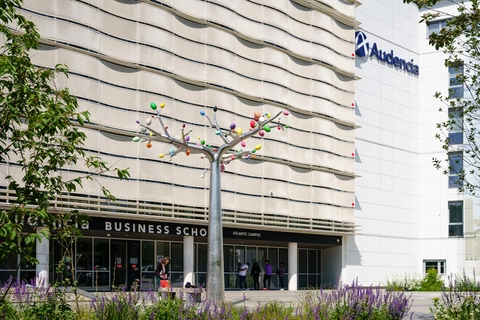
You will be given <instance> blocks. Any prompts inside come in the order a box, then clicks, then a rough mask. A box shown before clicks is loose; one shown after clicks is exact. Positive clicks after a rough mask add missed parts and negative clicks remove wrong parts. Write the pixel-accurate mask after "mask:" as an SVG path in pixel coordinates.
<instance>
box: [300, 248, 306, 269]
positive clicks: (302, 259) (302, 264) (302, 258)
mask: <svg viewBox="0 0 480 320" xmlns="http://www.w3.org/2000/svg"><path fill="white" fill-rule="evenodd" d="M298 271H299V272H300V273H307V250H302V249H300V250H298Z"/></svg>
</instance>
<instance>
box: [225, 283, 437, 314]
mask: <svg viewBox="0 0 480 320" xmlns="http://www.w3.org/2000/svg"><path fill="white" fill-rule="evenodd" d="M307 292H308V291H305V290H299V291H279V290H271V291H253V290H249V291H248V290H247V291H226V292H225V300H226V301H230V302H232V303H234V304H237V305H245V306H247V307H252V308H255V307H257V306H258V304H264V303H267V302H271V301H278V302H280V303H285V304H290V303H295V302H297V301H299V300H300V299H301V298H302V297H303V296H304V295H305V294H307ZM408 294H410V293H408ZM411 294H412V297H411V299H412V301H413V303H412V308H411V312H413V316H412V319H414V320H432V319H433V315H432V314H431V313H430V309H429V308H430V307H431V306H433V302H432V299H433V298H435V297H440V292H412V293H411ZM406 319H410V316H408V317H407V318H406Z"/></svg>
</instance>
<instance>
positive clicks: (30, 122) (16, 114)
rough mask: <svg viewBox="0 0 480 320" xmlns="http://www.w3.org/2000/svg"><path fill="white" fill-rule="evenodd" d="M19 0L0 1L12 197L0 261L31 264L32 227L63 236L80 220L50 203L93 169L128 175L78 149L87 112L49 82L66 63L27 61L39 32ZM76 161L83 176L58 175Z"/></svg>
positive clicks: (1, 149)
mask: <svg viewBox="0 0 480 320" xmlns="http://www.w3.org/2000/svg"><path fill="white" fill-rule="evenodd" d="M21 2H22V1H21V0H3V1H0V20H1V21H0V23H1V24H0V34H1V37H0V44H1V47H0V165H2V167H3V168H7V169H4V170H8V171H9V172H5V171H3V172H2V174H4V175H5V177H3V178H4V179H5V180H4V181H7V187H8V190H9V191H10V192H11V193H13V194H14V197H13V198H14V199H15V200H14V203H13V204H11V205H10V206H9V207H7V208H4V209H2V210H1V211H0V239H2V241H0V260H1V259H3V258H5V257H6V256H8V255H12V254H20V255H21V257H22V259H23V260H24V261H25V262H29V263H34V262H35V261H36V259H35V256H34V255H33V254H31V251H30V248H31V247H32V245H33V244H34V243H35V241H36V239H38V238H39V237H40V236H39V235H38V234H37V233H36V228H38V227H47V228H44V229H43V230H44V231H43V232H44V234H45V236H47V237H49V236H50V234H51V231H52V230H53V229H54V228H55V234H57V235H60V236H63V237H65V238H69V237H71V236H74V235H76V234H77V232H78V229H76V228H75V224H74V223H72V222H79V221H78V220H81V219H84V218H85V216H82V215H80V214H79V213H78V212H76V211H71V212H63V211H62V212H55V211H54V210H53V206H52V201H54V200H55V199H57V198H59V197H61V196H62V193H65V192H66V193H70V192H74V191H75V190H77V188H81V187H82V182H83V181H85V179H90V180H93V179H95V176H96V175H98V174H102V173H106V172H114V173H116V175H117V176H118V178H120V179H126V178H128V177H129V173H128V170H127V169H118V168H112V167H109V165H108V164H107V163H106V162H104V161H102V159H100V158H99V157H97V156H88V155H87V154H86V153H85V152H84V151H83V149H82V147H83V145H84V142H85V140H86V134H85V133H84V132H82V130H81V127H82V126H83V125H84V123H86V122H88V121H89V116H90V114H89V112H88V111H82V112H78V111H77V107H78V103H77V99H76V98H75V96H73V95H72V94H71V93H70V92H69V90H68V89H67V88H57V87H56V85H55V79H56V77H60V76H66V77H68V68H67V66H65V65H60V64H59V65H56V66H55V67H54V68H51V69H50V68H42V67H38V66H36V65H34V64H33V63H32V61H31V59H30V53H31V51H32V50H34V49H37V48H38V46H39V40H40V35H39V32H38V30H37V28H36V26H35V25H34V23H33V22H31V21H28V20H27V19H25V17H23V16H22V15H21V14H20V12H19V11H18V9H19V8H20V7H21V4H22V3H21ZM81 162H84V163H85V168H86V169H85V172H86V173H85V174H84V175H81V176H77V177H75V178H73V179H66V178H65V177H63V176H62V170H63V169H65V168H67V167H68V166H71V165H75V164H77V163H81ZM5 164H7V165H8V167H7V166H6V165H5ZM8 168H9V169H8ZM102 190H103V194H104V196H105V197H107V198H108V199H111V200H114V197H113V196H112V195H111V194H110V192H109V191H108V190H107V189H105V188H104V187H102ZM17 267H18V266H17Z"/></svg>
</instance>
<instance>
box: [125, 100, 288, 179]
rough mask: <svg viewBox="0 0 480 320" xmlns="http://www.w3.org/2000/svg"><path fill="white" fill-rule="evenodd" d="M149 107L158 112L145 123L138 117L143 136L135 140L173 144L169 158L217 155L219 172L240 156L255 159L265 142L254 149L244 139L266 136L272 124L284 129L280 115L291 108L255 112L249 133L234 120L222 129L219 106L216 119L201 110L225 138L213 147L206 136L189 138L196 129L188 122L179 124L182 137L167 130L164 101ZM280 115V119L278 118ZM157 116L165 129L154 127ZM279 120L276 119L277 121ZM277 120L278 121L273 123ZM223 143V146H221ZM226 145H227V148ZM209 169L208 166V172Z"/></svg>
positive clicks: (285, 113) (214, 111)
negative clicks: (158, 129)
mask: <svg viewBox="0 0 480 320" xmlns="http://www.w3.org/2000/svg"><path fill="white" fill-rule="evenodd" d="M150 108H151V109H152V110H153V111H154V112H155V113H156V114H155V115H152V116H150V117H148V118H146V119H145V124H142V123H141V122H140V121H139V120H136V123H137V124H138V125H139V126H140V127H141V128H140V133H141V135H140V136H136V137H133V139H132V141H133V142H146V146H147V148H151V147H152V141H160V142H165V143H170V144H172V147H171V148H170V149H169V150H168V155H169V156H170V161H171V160H172V158H173V157H174V156H176V155H177V154H179V153H182V152H184V153H185V154H186V155H187V156H189V155H190V154H196V153H201V154H203V155H202V159H204V158H208V159H209V160H210V161H212V159H213V158H214V157H218V158H219V160H220V171H221V172H224V171H225V165H227V164H229V163H230V162H231V161H233V160H238V159H245V160H250V159H255V157H256V156H255V155H254V154H255V153H256V152H257V151H259V150H260V149H261V148H262V145H260V144H258V145H256V146H255V148H253V149H251V150H248V149H244V148H246V146H247V144H246V142H245V141H244V140H246V139H248V138H249V137H251V136H253V135H255V134H257V133H258V135H259V136H260V137H262V138H263V137H264V136H265V135H266V134H267V133H270V132H271V129H272V125H273V127H277V129H278V130H283V129H285V128H288V126H287V125H284V124H282V123H281V122H280V120H281V118H280V115H282V114H283V115H284V116H288V115H289V111H288V110H284V111H280V112H278V113H276V114H275V115H273V116H272V114H271V113H270V112H266V113H264V114H261V113H260V112H258V111H255V112H254V113H253V119H252V120H250V121H249V130H248V132H245V133H244V132H243V130H242V128H241V127H239V126H238V125H237V124H236V123H235V122H232V123H231V124H230V126H229V127H228V129H227V130H226V129H222V128H220V126H219V125H218V122H217V118H216V112H217V111H218V108H217V107H216V106H215V107H213V108H212V109H213V121H212V120H211V119H210V118H209V117H208V115H207V113H206V112H205V110H200V115H201V116H202V117H205V118H206V119H207V120H208V125H209V127H210V128H212V129H214V130H215V136H218V137H220V138H221V139H222V140H223V143H224V144H223V145H219V146H218V147H217V146H212V144H207V141H206V139H203V138H202V137H200V136H197V141H196V142H195V141H194V142H192V141H191V139H190V133H191V132H192V131H193V129H189V130H187V129H186V124H184V123H183V124H182V125H181V126H180V131H181V136H180V137H178V138H175V137H172V136H171V135H170V134H169V132H168V128H169V126H168V125H165V124H164V123H163V120H162V117H161V114H160V111H161V110H162V109H163V108H165V103H161V104H160V108H158V106H157V105H156V104H155V103H154V102H152V103H150ZM277 118H278V119H277ZM155 119H158V121H159V122H160V125H161V128H162V129H163V132H158V131H156V130H155V129H153V128H152V124H153V121H154V120H155ZM276 119H277V120H276ZM274 120H276V121H275V122H274ZM237 144H240V145H241V146H242V148H240V149H235V148H234V147H235V146H236V145H237ZM220 146H222V148H220ZM225 146H226V148H225ZM218 150H222V154H220V155H219V154H217V153H218ZM158 157H159V158H160V159H163V158H164V157H165V154H163V153H161V154H159V156H158ZM207 171H208V169H205V172H204V174H203V175H205V173H206V172H207Z"/></svg>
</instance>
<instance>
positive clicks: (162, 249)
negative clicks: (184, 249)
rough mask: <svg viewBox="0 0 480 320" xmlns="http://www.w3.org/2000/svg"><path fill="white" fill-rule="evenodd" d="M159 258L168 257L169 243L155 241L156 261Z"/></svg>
mask: <svg viewBox="0 0 480 320" xmlns="http://www.w3.org/2000/svg"><path fill="white" fill-rule="evenodd" d="M160 257H170V242H163V241H157V256H156V260H157V261H158V259H159V258H160Z"/></svg>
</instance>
